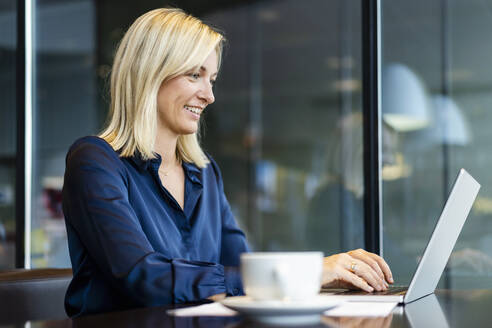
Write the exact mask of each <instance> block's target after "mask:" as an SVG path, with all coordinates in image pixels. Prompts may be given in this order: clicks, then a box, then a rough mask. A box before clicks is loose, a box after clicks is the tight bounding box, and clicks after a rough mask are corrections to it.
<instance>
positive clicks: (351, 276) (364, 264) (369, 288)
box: [322, 249, 393, 292]
mask: <svg viewBox="0 0 492 328" xmlns="http://www.w3.org/2000/svg"><path fill="white" fill-rule="evenodd" d="M388 283H390V284H392V283H393V276H392V273H391V270H390V268H389V266H388V264H387V263H386V262H385V261H384V260H383V258H382V257H380V256H378V255H376V254H373V253H370V252H367V251H365V250H363V249H357V250H353V251H350V252H347V253H340V254H335V255H332V256H328V257H325V259H324V264H323V278H322V285H323V286H325V287H333V288H349V289H354V288H355V289H362V290H364V291H366V292H373V291H375V290H376V291H383V290H386V289H387V288H388Z"/></svg>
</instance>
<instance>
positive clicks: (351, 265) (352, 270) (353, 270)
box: [350, 262, 357, 273]
mask: <svg viewBox="0 0 492 328" xmlns="http://www.w3.org/2000/svg"><path fill="white" fill-rule="evenodd" d="M356 267H357V263H355V262H352V264H350V272H352V273H355V268H356Z"/></svg>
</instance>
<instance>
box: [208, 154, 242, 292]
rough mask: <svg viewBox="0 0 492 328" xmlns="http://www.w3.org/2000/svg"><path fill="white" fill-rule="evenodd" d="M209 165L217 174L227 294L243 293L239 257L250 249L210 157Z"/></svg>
mask: <svg viewBox="0 0 492 328" xmlns="http://www.w3.org/2000/svg"><path fill="white" fill-rule="evenodd" d="M210 162H211V165H212V166H213V168H214V171H215V174H216V176H217V182H218V186H219V189H220V190H219V193H220V204H221V216H222V245H221V255H220V263H221V264H222V265H224V266H225V277H226V278H225V281H226V288H227V294H229V295H237V294H244V291H243V287H242V283H241V279H240V274H239V264H240V263H239V259H240V255H241V253H246V252H249V251H250V248H249V245H248V242H247V240H246V236H245V235H244V233H243V231H242V230H241V229H240V228H239V226H238V224H237V222H236V220H235V218H234V215H233V214H232V211H231V207H230V205H229V202H228V201H227V197H226V196H225V193H224V184H223V181H222V174H221V172H220V169H219V167H218V165H217V163H215V161H214V160H213V159H212V158H210Z"/></svg>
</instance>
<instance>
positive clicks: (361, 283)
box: [340, 270, 374, 293]
mask: <svg viewBox="0 0 492 328" xmlns="http://www.w3.org/2000/svg"><path fill="white" fill-rule="evenodd" d="M340 277H341V279H342V280H343V281H345V282H348V283H350V284H351V285H352V286H354V287H356V288H359V289H362V290H364V291H366V292H369V293H371V292H373V291H374V288H372V287H371V286H369V284H368V283H367V282H366V281H365V280H364V279H362V278H361V277H359V276H358V275H356V274H354V273H352V272H350V271H347V270H343V271H342V272H341V273H340Z"/></svg>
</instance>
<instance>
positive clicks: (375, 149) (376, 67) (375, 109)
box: [361, 0, 383, 255]
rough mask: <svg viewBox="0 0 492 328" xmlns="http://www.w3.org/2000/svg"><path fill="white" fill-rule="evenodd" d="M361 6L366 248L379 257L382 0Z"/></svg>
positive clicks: (365, 1)
mask: <svg viewBox="0 0 492 328" xmlns="http://www.w3.org/2000/svg"><path fill="white" fill-rule="evenodd" d="M361 3H362V58H363V59H362V62H363V65H362V66H363V76H362V80H363V91H362V94H363V96H362V98H363V118H364V119H363V130H364V131H363V135H364V233H365V248H366V249H367V250H369V251H372V252H375V253H379V254H381V255H382V252H383V238H382V223H383V220H382V211H381V209H382V192H381V186H382V181H381V168H382V165H381V158H382V156H381V124H380V117H381V1H380V0H361Z"/></svg>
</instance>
